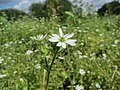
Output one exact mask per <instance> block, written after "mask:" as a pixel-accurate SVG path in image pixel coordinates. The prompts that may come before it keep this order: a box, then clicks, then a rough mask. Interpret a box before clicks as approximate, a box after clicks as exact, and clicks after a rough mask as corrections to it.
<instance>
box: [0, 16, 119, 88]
mask: <svg viewBox="0 0 120 90" xmlns="http://www.w3.org/2000/svg"><path fill="white" fill-rule="evenodd" d="M45 89H46V90H47V89H48V90H120V16H108V17H97V16H91V17H89V18H82V19H81V18H78V17H75V18H71V17H70V18H68V19H67V20H66V21H63V22H61V21H60V19H59V18H58V17H51V18H50V19H49V20H45V19H41V20H38V19H35V18H28V17H24V18H23V19H20V20H17V21H7V20H6V19H5V18H3V17H0V90H45Z"/></svg>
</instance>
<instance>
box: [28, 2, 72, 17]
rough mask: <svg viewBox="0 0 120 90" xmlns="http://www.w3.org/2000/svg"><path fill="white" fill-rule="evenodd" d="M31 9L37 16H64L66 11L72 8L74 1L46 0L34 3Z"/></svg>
mask: <svg viewBox="0 0 120 90" xmlns="http://www.w3.org/2000/svg"><path fill="white" fill-rule="evenodd" d="M29 10H30V13H31V14H32V15H34V16H36V17H50V16H52V15H57V16H63V15H64V12H65V11H71V10H72V3H71V2H70V1H68V0H46V1H45V2H44V3H34V4H32V5H31V6H30V9H29Z"/></svg>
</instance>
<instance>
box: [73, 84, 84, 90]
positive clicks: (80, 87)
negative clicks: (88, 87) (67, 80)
mask: <svg viewBox="0 0 120 90" xmlns="http://www.w3.org/2000/svg"><path fill="white" fill-rule="evenodd" d="M75 89H76V90H84V87H83V86H82V85H80V86H79V85H77V86H76V87H75Z"/></svg>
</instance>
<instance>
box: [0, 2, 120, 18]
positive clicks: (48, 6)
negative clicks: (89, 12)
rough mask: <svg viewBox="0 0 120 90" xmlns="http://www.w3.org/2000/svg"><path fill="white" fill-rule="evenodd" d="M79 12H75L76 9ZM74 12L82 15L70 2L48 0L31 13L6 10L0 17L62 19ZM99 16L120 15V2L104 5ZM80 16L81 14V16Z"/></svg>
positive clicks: (33, 5)
mask: <svg viewBox="0 0 120 90" xmlns="http://www.w3.org/2000/svg"><path fill="white" fill-rule="evenodd" d="M75 8H77V11H75V12H74V9H75ZM66 11H68V12H73V13H75V14H78V13H82V12H81V11H82V8H81V7H79V8H78V7H75V6H74V5H73V4H72V3H71V2H70V1H69V0H46V1H45V2H44V3H41V2H39V3H33V4H32V5H31V6H30V8H29V13H25V12H24V11H21V10H18V9H4V10H0V16H4V17H7V19H8V20H11V19H14V20H15V19H18V18H21V17H22V16H34V17H37V18H41V17H45V18H49V17H50V16H53V15H54V16H59V17H61V18H66V15H65V12H66ZM97 13H98V15H100V16H104V15H105V13H108V14H110V15H111V14H116V15H118V14H120V3H119V1H112V2H110V3H106V4H104V5H103V6H102V7H101V8H100V9H98V11H97ZM79 15H80V14H79Z"/></svg>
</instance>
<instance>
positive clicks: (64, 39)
mask: <svg viewBox="0 0 120 90" xmlns="http://www.w3.org/2000/svg"><path fill="white" fill-rule="evenodd" d="M59 33H60V35H57V34H52V36H51V38H50V39H49V41H50V42H58V43H57V46H58V47H60V46H62V48H66V44H69V45H71V46H75V45H76V44H75V42H76V41H77V40H75V39H69V38H71V37H72V36H73V35H74V33H70V34H65V35H64V34H63V32H62V29H61V28H59Z"/></svg>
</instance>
